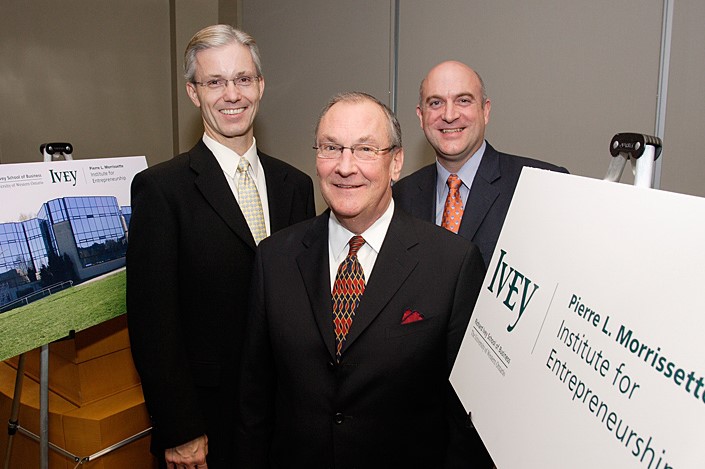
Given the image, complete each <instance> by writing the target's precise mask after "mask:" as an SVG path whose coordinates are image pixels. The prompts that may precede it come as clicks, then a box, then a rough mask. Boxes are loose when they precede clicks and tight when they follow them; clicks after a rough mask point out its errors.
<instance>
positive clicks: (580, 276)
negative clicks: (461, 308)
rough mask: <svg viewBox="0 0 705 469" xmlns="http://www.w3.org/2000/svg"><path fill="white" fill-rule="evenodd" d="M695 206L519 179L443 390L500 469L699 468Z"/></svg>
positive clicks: (701, 230) (700, 354) (696, 201)
mask: <svg viewBox="0 0 705 469" xmlns="http://www.w3.org/2000/svg"><path fill="white" fill-rule="evenodd" d="M703 239H705V199H702V198H698V197H692V196H685V195H680V194H674V193H669V192H663V191H657V190H653V189H648V188H637V187H633V186H629V185H625V184H617V183H610V182H605V181H600V180H594V179H589V178H584V177H579V176H572V175H566V174H557V173H551V172H546V171H541V170H538V169H525V170H524V172H523V174H522V176H521V179H520V181H519V185H518V186H517V190H516V193H515V195H514V199H513V201H512V205H511V208H510V210H509V213H508V216H507V219H506V222H505V224H504V227H503V230H502V233H501V235H500V238H499V240H498V243H497V249H496V251H495V253H494V255H493V257H492V260H491V262H490V264H489V267H488V272H487V276H486V277H485V281H484V285H483V288H482V291H481V294H480V297H479V299H478V302H477V305H476V307H475V311H474V313H473V317H472V319H471V322H470V325H469V327H468V330H467V333H466V336H465V338H464V341H463V344H462V347H461V350H460V353H459V356H458V359H457V361H456V363H455V366H454V369H453V372H452V375H451V382H452V384H453V386H454V387H455V389H456V391H457V392H458V395H459V396H460V398H461V400H462V402H463V404H464V406H465V407H466V409H467V410H468V411H469V412H471V415H472V420H473V422H474V423H475V426H476V427H477V429H478V431H479V433H480V435H481V437H482V439H483V441H484V442H485V444H486V446H487V447H488V449H489V451H490V453H491V454H492V457H493V459H494V461H495V463H496V465H497V467H498V468H499V469H519V468H527V467H542V468H565V467H570V468H572V469H588V468H590V469H592V468H595V467H619V468H623V469H625V468H647V469H667V468H674V469H675V468H681V469H682V468H694V467H702V466H703V460H704V459H703V456H702V451H701V446H700V445H701V443H702V441H704V440H705V350H704V349H705V342H703V340H702V333H703V331H704V330H705V315H703V313H702V304H701V301H702V294H701V293H702V291H703V290H702V286H703V284H705V270H704V269H703V268H702V266H703V265H705V246H704V245H703Z"/></svg>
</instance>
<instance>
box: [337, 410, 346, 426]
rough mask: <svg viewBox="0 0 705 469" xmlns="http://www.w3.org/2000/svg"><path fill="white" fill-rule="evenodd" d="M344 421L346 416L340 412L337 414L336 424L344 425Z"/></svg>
mask: <svg viewBox="0 0 705 469" xmlns="http://www.w3.org/2000/svg"><path fill="white" fill-rule="evenodd" d="M343 420H345V416H344V415H343V414H341V413H340V412H338V413H337V414H335V423H337V424H338V425H340V424H341V423H343Z"/></svg>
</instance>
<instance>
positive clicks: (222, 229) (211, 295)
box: [127, 141, 315, 463]
mask: <svg viewBox="0 0 705 469" xmlns="http://www.w3.org/2000/svg"><path fill="white" fill-rule="evenodd" d="M258 154H259V158H260V161H261V164H262V167H263V169H264V173H265V178H266V180H267V196H268V200H269V214H270V222H271V225H270V226H271V229H272V232H275V231H277V230H280V229H282V228H284V227H286V226H289V225H291V224H293V223H296V222H298V221H301V220H305V219H307V218H310V217H312V216H314V215H315V213H314V198H313V184H312V181H311V178H309V177H308V176H306V175H305V174H304V173H302V172H300V171H299V170H297V169H295V168H293V167H292V166H290V165H288V164H286V163H284V162H282V161H279V160H276V159H274V158H272V157H270V156H267V155H265V154H263V153H261V152H258ZM225 178H226V176H225V175H224V174H223V171H222V169H221V167H220V166H219V165H218V162H217V161H216V159H215V156H213V154H212V152H211V151H210V150H209V149H208V148H207V147H206V146H205V144H204V143H203V141H199V142H198V143H197V144H196V146H194V147H193V148H192V149H191V150H190V151H189V152H187V153H184V154H181V155H179V156H177V157H175V158H173V159H172V160H170V161H167V162H164V163H161V164H159V165H156V166H154V167H152V168H149V169H147V170H145V171H143V172H141V173H139V174H137V175H136V176H135V178H134V180H133V183H132V201H131V203H132V218H131V221H130V227H129V245H128V252H127V318H128V326H129V332H130V341H131V346H132V355H133V358H134V362H135V365H136V367H137V370H138V372H139V374H140V378H141V380H142V388H143V391H144V395H145V401H146V404H147V408H148V410H149V412H150V415H151V418H152V424H153V427H154V428H153V432H152V448H153V451H154V452H155V454H156V455H157V456H158V457H159V458H160V459H163V450H164V448H170V447H175V446H177V445H180V444H183V443H185V442H187V441H190V440H192V439H194V438H196V437H198V436H200V435H202V434H204V433H205V434H207V435H208V438H209V451H210V452H209V463H210V461H211V460H213V461H215V460H216V458H221V457H222V456H223V455H224V454H225V453H227V452H230V451H232V447H233V440H234V429H233V420H234V409H235V404H234V403H235V392H236V390H237V388H238V382H239V378H238V375H239V361H240V350H241V344H242V338H243V334H244V324H245V316H246V307H247V301H248V294H249V288H250V279H251V274H252V264H253V261H254V257H255V248H256V246H255V242H254V239H253V237H252V234H251V233H250V230H249V228H248V226H247V222H246V221H245V218H244V216H243V214H242V212H241V211H240V208H239V206H238V204H237V202H236V200H235V197H234V196H233V194H232V191H231V190H230V187H229V186H228V183H227V181H226V179H225Z"/></svg>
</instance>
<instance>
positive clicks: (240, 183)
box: [237, 156, 267, 244]
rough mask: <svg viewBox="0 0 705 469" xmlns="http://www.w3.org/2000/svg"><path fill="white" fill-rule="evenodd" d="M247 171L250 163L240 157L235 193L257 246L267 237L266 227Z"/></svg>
mask: <svg viewBox="0 0 705 469" xmlns="http://www.w3.org/2000/svg"><path fill="white" fill-rule="evenodd" d="M249 169H250V162H249V161H247V158H245V157H244V156H243V157H240V163H238V165H237V172H238V178H237V193H238V195H239V198H240V200H239V203H240V210H242V214H243V215H245V220H247V225H248V226H249V227H250V231H251V232H252V236H253V237H254V238H255V243H256V244H259V242H260V241H262V240H263V239H264V238H266V237H267V227H266V226H265V224H264V212H262V202H261V201H260V199H259V192H257V186H255V182H254V181H253V180H252V177H250V173H249V172H248V170H249Z"/></svg>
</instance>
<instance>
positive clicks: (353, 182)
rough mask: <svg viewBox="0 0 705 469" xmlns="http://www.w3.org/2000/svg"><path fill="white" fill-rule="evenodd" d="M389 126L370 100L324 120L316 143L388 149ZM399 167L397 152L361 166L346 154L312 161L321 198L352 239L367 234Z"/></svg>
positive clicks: (342, 106)
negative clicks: (362, 145) (354, 235)
mask: <svg viewBox="0 0 705 469" xmlns="http://www.w3.org/2000/svg"><path fill="white" fill-rule="evenodd" d="M389 128H390V127H389V122H388V119H387V117H386V116H385V114H384V111H383V110H382V109H381V108H380V107H379V105H377V104H376V103H373V102H372V101H369V100H363V101H340V102H338V103H336V104H334V105H333V106H332V107H331V108H330V109H329V110H328V111H327V112H326V113H325V115H324V116H323V118H322V119H321V122H320V123H319V125H318V132H317V134H316V142H317V143H319V144H320V143H323V142H327V143H334V144H338V145H343V146H345V147H350V146H351V145H355V144H357V143H366V144H369V145H370V146H373V147H376V148H388V147H389V146H391V143H390V142H391V138H390V132H389ZM403 163H404V152H403V150H402V149H401V148H395V149H394V150H392V151H387V152H381V153H379V154H378V155H377V158H376V159H374V160H372V161H360V160H358V159H357V158H356V157H355V156H353V154H352V153H351V151H350V149H349V148H346V149H345V150H343V154H342V156H340V157H339V158H331V159H324V158H320V157H317V158H316V174H317V175H318V178H319V183H320V187H321V193H322V194H323V198H324V199H325V201H326V203H327V204H328V206H329V207H330V209H331V210H332V211H333V213H334V214H335V216H336V218H337V219H338V221H339V222H340V223H341V224H342V225H343V226H344V227H345V228H347V229H348V230H350V231H351V232H353V233H356V234H360V233H362V232H364V231H365V230H366V229H367V228H369V227H370V226H371V225H372V224H373V223H374V222H375V221H377V219H378V218H379V217H381V216H382V214H383V213H384V211H385V210H386V209H387V207H388V206H389V203H390V201H391V200H392V187H391V183H392V181H396V180H397V179H399V174H400V173H401V168H402V165H403Z"/></svg>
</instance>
